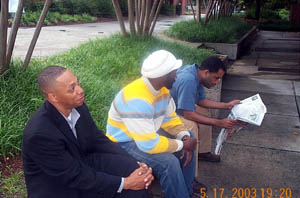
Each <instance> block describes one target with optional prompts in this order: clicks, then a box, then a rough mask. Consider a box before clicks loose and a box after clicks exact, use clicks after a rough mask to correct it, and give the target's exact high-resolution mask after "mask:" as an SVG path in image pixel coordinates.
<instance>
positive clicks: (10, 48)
mask: <svg viewBox="0 0 300 198" xmlns="http://www.w3.org/2000/svg"><path fill="white" fill-rule="evenodd" d="M24 3H25V2H24V0H19V5H18V9H17V13H16V16H15V18H14V22H13V25H12V29H11V31H10V35H9V41H8V50H7V58H6V61H7V65H9V64H10V61H11V56H12V53H13V50H14V46H15V42H16V37H17V33H18V30H19V26H20V21H21V17H22V12H23V7H24Z"/></svg>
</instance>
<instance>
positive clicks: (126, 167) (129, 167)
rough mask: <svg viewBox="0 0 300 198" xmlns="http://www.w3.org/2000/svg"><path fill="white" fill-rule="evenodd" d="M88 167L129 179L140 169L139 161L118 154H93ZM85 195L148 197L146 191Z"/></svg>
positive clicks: (108, 197) (92, 197)
mask: <svg viewBox="0 0 300 198" xmlns="http://www.w3.org/2000/svg"><path fill="white" fill-rule="evenodd" d="M88 165H89V166H90V167H91V168H94V169H95V170H97V171H101V172H105V173H107V174H111V175H116V176H121V177H124V178H125V177H128V176H129V175H130V174H131V173H132V172H133V171H134V170H135V169H137V168H138V167H139V165H138V164H137V161H136V160H134V159H132V158H128V156H123V155H116V154H108V153H103V154H92V155H90V156H89V157H88ZM88 194H89V195H88V196H87V195H85V196H84V197H85V198H100V197H101V198H102V197H103V198H137V197H141V198H143V197H147V191H146V190H137V191H136V190H122V192H121V193H117V192H116V193H115V194H105V193H104V194H94V193H93V194H90V193H88Z"/></svg>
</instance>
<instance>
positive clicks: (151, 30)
mask: <svg viewBox="0 0 300 198" xmlns="http://www.w3.org/2000/svg"><path fill="white" fill-rule="evenodd" d="M162 3H163V0H160V2H159V4H158V6H157V9H156V12H155V16H154V19H153V21H152V25H151V28H150V32H149V35H152V33H153V30H154V27H155V24H156V21H157V18H158V14H159V11H160V9H161V6H162Z"/></svg>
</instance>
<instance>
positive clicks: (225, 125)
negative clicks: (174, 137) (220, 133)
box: [183, 110, 236, 129]
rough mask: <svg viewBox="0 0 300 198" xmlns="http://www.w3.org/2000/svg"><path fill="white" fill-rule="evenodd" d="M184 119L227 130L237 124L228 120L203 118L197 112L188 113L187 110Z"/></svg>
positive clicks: (184, 112)
mask: <svg viewBox="0 0 300 198" xmlns="http://www.w3.org/2000/svg"><path fill="white" fill-rule="evenodd" d="M183 117H184V118H186V119H188V120H192V121H195V122H198V123H200V124H206V125H212V126H218V127H221V128H226V129H230V128H232V127H233V125H234V124H235V123H236V120H231V119H228V118H224V119H222V120H219V119H215V118H210V117H206V116H203V115H201V114H198V113H196V112H193V111H187V110H183Z"/></svg>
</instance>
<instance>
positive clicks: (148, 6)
mask: <svg viewBox="0 0 300 198" xmlns="http://www.w3.org/2000/svg"><path fill="white" fill-rule="evenodd" d="M146 2H147V3H146V13H145V20H144V29H143V34H144V35H147V34H148V33H149V28H150V27H149V24H151V21H150V12H151V1H146Z"/></svg>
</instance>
